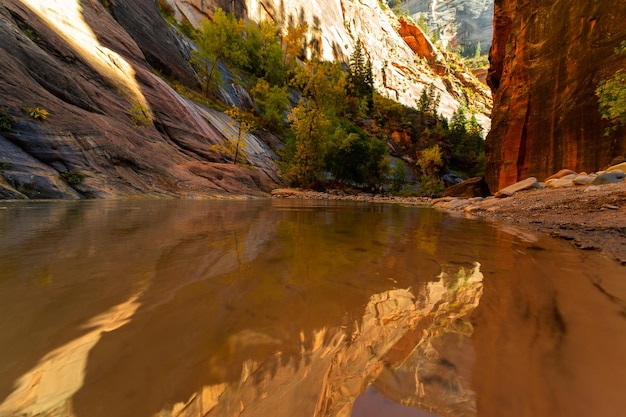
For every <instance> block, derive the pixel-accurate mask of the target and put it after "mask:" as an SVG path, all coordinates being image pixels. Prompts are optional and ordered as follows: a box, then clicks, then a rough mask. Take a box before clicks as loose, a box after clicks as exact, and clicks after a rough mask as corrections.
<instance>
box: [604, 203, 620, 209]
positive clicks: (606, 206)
mask: <svg viewBox="0 0 626 417" xmlns="http://www.w3.org/2000/svg"><path fill="white" fill-rule="evenodd" d="M602 208H604V209H608V210H619V207H618V206H614V205H612V204H603V205H602Z"/></svg>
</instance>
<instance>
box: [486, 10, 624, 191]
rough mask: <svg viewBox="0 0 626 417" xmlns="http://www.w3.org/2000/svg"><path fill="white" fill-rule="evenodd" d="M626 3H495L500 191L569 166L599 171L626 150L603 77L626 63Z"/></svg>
mask: <svg viewBox="0 0 626 417" xmlns="http://www.w3.org/2000/svg"><path fill="white" fill-rule="evenodd" d="M624 16H626V3H624V2H623V1H621V0H606V1H602V2H598V1H577V2H571V1H563V0H557V1H536V2H529V1H521V0H497V1H496V2H495V19H494V23H495V27H494V42H493V46H492V50H491V58H490V59H491V69H490V72H489V78H488V81H489V84H490V86H491V88H492V90H493V92H494V110H493V117H492V130H491V132H490V133H489V135H488V137H487V140H486V152H487V166H486V178H487V181H488V183H489V186H490V188H491V189H492V190H494V191H496V190H499V189H501V188H503V187H504V186H506V185H509V184H512V183H514V182H516V181H518V180H521V179H523V178H526V177H529V176H535V177H537V178H539V179H540V180H542V179H544V178H545V177H547V176H549V175H551V174H553V173H555V172H557V171H558V170H560V169H561V168H568V169H572V170H574V171H577V172H580V171H587V172H592V171H597V170H598V169H601V168H603V167H605V166H606V165H608V164H609V162H610V161H611V160H612V159H613V158H614V157H617V156H620V155H624V154H625V153H626V139H625V135H626V130H625V129H620V130H618V131H615V132H613V133H611V134H610V135H608V136H605V135H604V130H605V128H606V127H607V124H606V123H605V122H603V121H602V120H601V118H600V114H599V113H598V110H597V109H598V104H597V99H596V97H595V94H594V91H595V89H596V87H597V85H598V83H599V82H600V81H601V80H603V79H606V78H608V77H610V76H611V75H612V74H614V72H615V71H616V70H618V69H620V68H623V67H624V65H626V56H623V55H622V56H617V55H615V53H614V48H615V47H616V46H618V45H619V43H620V42H621V41H623V40H624V39H626V26H625V25H624V24H623V18H624Z"/></svg>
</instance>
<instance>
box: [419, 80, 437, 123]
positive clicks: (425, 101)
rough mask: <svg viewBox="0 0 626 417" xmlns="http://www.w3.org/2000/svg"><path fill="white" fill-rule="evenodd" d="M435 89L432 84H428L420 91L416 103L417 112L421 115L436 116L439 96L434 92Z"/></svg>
mask: <svg viewBox="0 0 626 417" xmlns="http://www.w3.org/2000/svg"><path fill="white" fill-rule="evenodd" d="M435 88H436V87H435V85H434V84H430V85H428V87H424V88H423V89H422V92H421V94H420V98H419V100H418V101H417V110H419V111H420V112H421V113H423V114H427V113H430V114H433V115H435V116H436V115H437V114H438V111H439V102H440V100H441V95H440V94H439V93H437V92H436V91H435Z"/></svg>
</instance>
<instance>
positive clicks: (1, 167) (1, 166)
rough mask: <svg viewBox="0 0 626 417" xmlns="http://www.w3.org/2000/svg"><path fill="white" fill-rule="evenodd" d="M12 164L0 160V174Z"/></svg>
mask: <svg viewBox="0 0 626 417" xmlns="http://www.w3.org/2000/svg"><path fill="white" fill-rule="evenodd" d="M12 166H13V164H12V163H10V162H0V174H2V173H4V171H6V170H7V169H11V167H12Z"/></svg>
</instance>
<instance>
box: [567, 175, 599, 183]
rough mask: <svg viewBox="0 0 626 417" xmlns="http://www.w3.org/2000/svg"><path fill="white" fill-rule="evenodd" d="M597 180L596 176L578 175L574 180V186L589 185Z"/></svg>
mask: <svg viewBox="0 0 626 417" xmlns="http://www.w3.org/2000/svg"><path fill="white" fill-rule="evenodd" d="M594 179H596V175H588V174H578V175H577V176H576V178H574V179H573V180H572V182H573V183H574V185H588V184H591V183H592V182H593V180H594Z"/></svg>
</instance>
